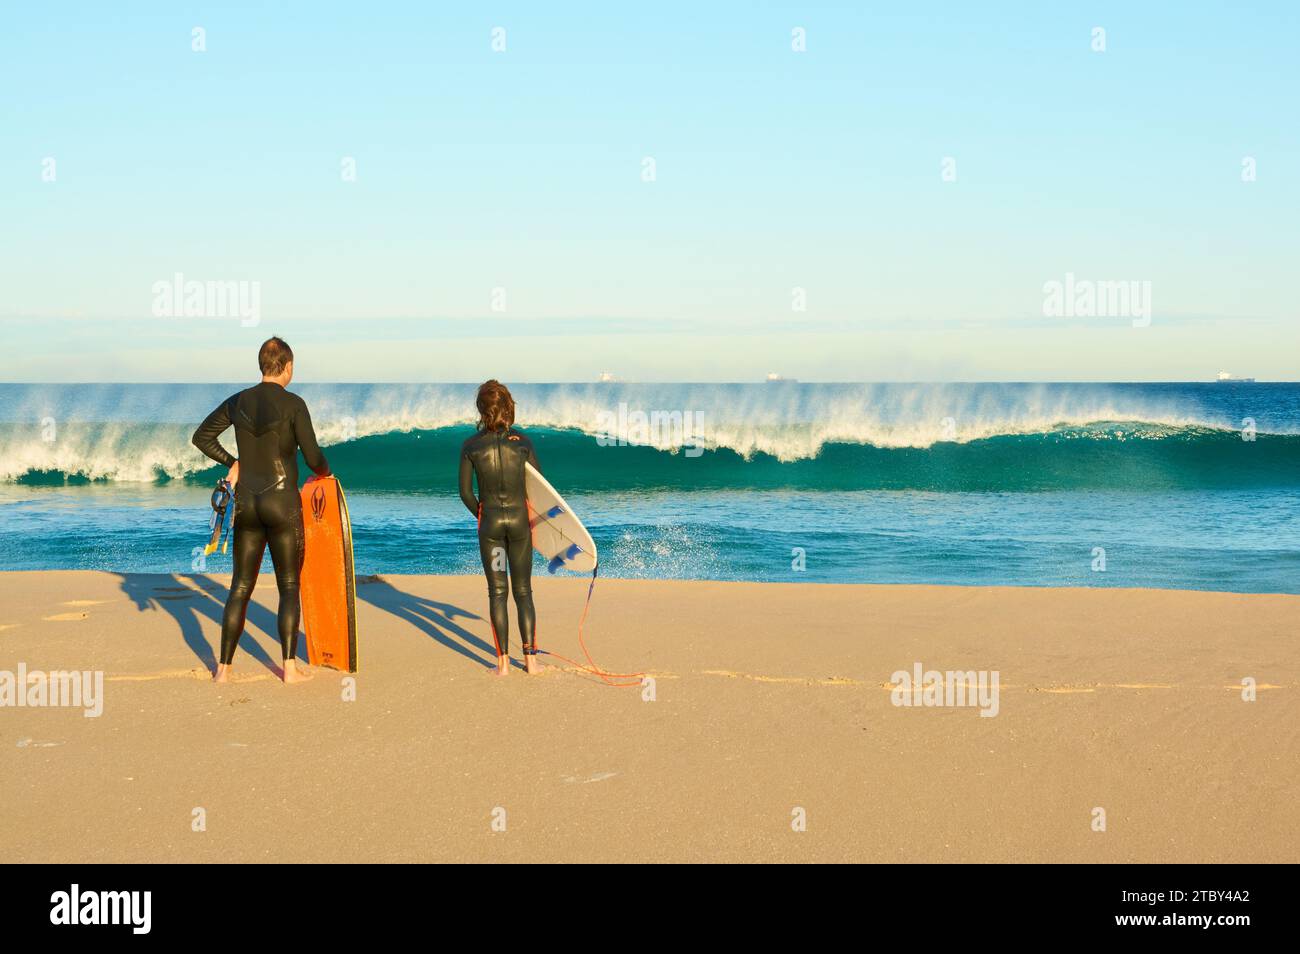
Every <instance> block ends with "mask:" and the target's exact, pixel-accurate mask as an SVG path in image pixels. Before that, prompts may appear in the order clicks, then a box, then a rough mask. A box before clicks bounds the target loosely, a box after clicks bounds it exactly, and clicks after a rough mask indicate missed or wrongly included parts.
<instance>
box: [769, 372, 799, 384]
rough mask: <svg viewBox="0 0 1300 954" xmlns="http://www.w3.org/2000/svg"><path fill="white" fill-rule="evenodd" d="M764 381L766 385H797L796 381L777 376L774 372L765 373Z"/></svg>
mask: <svg viewBox="0 0 1300 954" xmlns="http://www.w3.org/2000/svg"><path fill="white" fill-rule="evenodd" d="M766 380H767V383H768V384H798V383H799V382H798V381H797V380H796V379H794V378H786V377H782V376H781V375H780V374H778V373H777V372H775V371H769V372H767V379H766Z"/></svg>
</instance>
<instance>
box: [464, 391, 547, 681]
mask: <svg viewBox="0 0 1300 954" xmlns="http://www.w3.org/2000/svg"><path fill="white" fill-rule="evenodd" d="M476 403H477V406H478V412H479V425H478V432H477V433H476V434H475V435H474V436H473V437H471V438H470V439H469V440H467V441H465V443H464V444H463V445H461V449H460V499H461V500H462V501H463V502H464V504H465V506H466V507H468V508H469V512H470V513H472V514H474V516H475V517H476V518H477V519H478V546H479V555H480V557H482V559H483V572H484V574H486V576H487V583H488V608H489V611H490V612H489V617H490V620H491V626H492V638H493V640H495V642H496V650H497V675H499V676H504V675H506V673H508V672H509V671H510V649H509V641H510V619H509V615H508V610H507V608H506V602H507V599H508V595H509V592H510V591H513V592H514V596H515V610H516V613H517V615H518V617H519V636H520V639H521V640H522V641H523V644H524V668H525V669H526V670H527V671H528V672H529V673H530V674H532V673H537V672H539V671H540V670H541V667H540V666H539V665H538V663H537V617H536V613H535V611H534V609H533V582H532V580H533V540H532V528H531V526H530V524H529V515H528V490H527V488H526V487H525V486H524V464H525V463H528V464H532V465H533V467H534V469H536V470H538V471H539V472H540V471H541V468H540V467H539V466H538V464H537V454H536V453H535V452H534V451H533V442H532V441H530V440H529V439H528V438H527V437H526V436H525V435H523V434H522V433H520V432H519V431H517V430H515V428H514V423H515V400H514V398H513V397H511V396H510V391H509V390H508V389H507V388H506V386H505V385H504V384H502V383H501V382H499V381H497V380H495V379H494V380H491V381H486V382H484V384H483V385H482V386H481V387H480V388H479V389H478V398H477V402H476ZM474 477H477V478H478V496H477V497H475V496H474V485H473V478H474ZM507 567H509V570H510V575H509V579H508V583H507V576H506V568H507Z"/></svg>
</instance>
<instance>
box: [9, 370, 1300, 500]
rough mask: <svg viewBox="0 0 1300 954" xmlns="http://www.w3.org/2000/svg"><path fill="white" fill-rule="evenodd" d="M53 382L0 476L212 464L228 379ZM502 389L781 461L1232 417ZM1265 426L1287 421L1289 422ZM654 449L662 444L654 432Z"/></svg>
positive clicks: (425, 421)
mask: <svg viewBox="0 0 1300 954" xmlns="http://www.w3.org/2000/svg"><path fill="white" fill-rule="evenodd" d="M58 387H59V386H49V387H48V388H47V389H46V390H44V391H42V390H40V389H38V388H37V386H31V387H30V390H29V393H28V394H27V395H26V398H25V400H23V401H20V402H19V403H20V404H21V405H22V406H19V407H17V408H15V407H10V408H8V410H7V413H6V415H5V417H6V419H7V420H8V421H9V423H4V424H0V480H4V481H13V480H15V479H17V478H19V477H21V476H22V475H24V474H29V473H33V472H38V471H59V472H62V473H64V474H71V475H78V476H80V477H84V478H89V479H107V480H112V481H125V482H139V481H146V482H147V481H153V480H156V479H158V478H159V477H161V476H167V477H173V478H175V477H183V476H185V475H187V474H191V473H194V472H197V471H200V470H205V469H207V468H209V467H211V466H212V464H211V462H210V461H208V460H207V459H206V458H204V457H203V456H202V455H201V454H200V453H199V452H198V451H197V450H196V449H195V448H194V447H193V446H192V445H191V444H190V434H191V432H192V430H193V428H194V426H195V425H196V424H197V423H198V421H199V420H201V419H202V417H203V416H204V415H205V414H206V412H207V410H209V409H210V408H211V407H212V406H213V405H214V404H215V403H217V401H218V400H220V398H221V397H222V396H224V395H225V394H228V393H229V391H228V390H223V389H222V388H221V387H219V386H204V387H202V388H196V389H191V391H189V392H186V393H184V394H178V395H177V396H176V397H175V398H172V397H171V396H170V392H168V391H162V392H159V393H158V394H157V395H154V394H153V393H152V392H150V391H147V390H143V388H144V387H145V386H140V387H141V389H142V390H140V391H136V392H133V391H131V390H130V389H129V388H128V389H125V390H124V389H123V388H121V387H116V388H112V389H108V388H105V389H103V390H102V392H96V391H94V390H93V389H87V388H84V387H83V388H80V389H79V390H77V391H76V393H75V400H74V399H73V397H71V396H69V394H63V393H61V392H59V390H58ZM195 392H197V393H195ZM302 393H303V395H304V397H305V398H306V399H307V401H308V403H309V406H310V407H311V412H312V417H313V420H314V422H315V426H316V430H317V434H318V436H319V438H320V440H321V442H322V443H323V444H325V445H327V446H329V445H336V444H339V443H342V442H345V441H350V440H356V439H360V438H365V437H370V436H374V435H380V434H387V433H402V432H411V431H436V430H438V429H440V428H446V427H452V426H456V425H470V424H472V422H473V419H474V418H473V395H474V388H473V387H472V386H469V385H371V386H338V385H324V386H315V387H312V386H307V387H304V388H303V389H302ZM515 395H516V399H517V402H518V422H519V424H520V426H522V427H524V428H529V427H532V428H538V427H546V428H557V429H567V430H572V431H577V432H581V433H585V434H588V435H595V434H597V433H599V430H600V420H601V414H602V412H609V411H610V410H612V409H614V408H617V407H618V405H619V403H620V402H625V403H626V404H627V405H628V407H630V408H634V409H641V410H644V411H646V412H651V411H656V410H657V411H666V412H674V411H680V412H684V411H691V412H693V413H695V414H697V415H698V416H699V420H700V421H701V422H702V423H701V425H700V427H699V428H698V431H699V435H700V438H701V440H700V444H701V445H702V446H704V447H706V448H727V449H730V450H732V451H735V452H736V453H738V454H740V455H741V456H743V457H745V458H751V457H753V456H754V455H756V454H760V453H761V454H768V455H771V456H773V457H775V458H777V459H779V460H781V461H786V462H789V461H797V460H804V459H808V458H812V457H816V456H817V455H818V453H819V452H821V450H822V449H823V448H824V447H826V446H827V445H828V444H834V443H844V444H862V445H873V446H876V447H881V448H925V447H930V446H932V445H934V444H935V443H937V442H942V441H951V442H956V443H966V442H970V441H976V440H981V439H985V438H990V437H996V436H1000V435H1011V434H1036V433H1048V432H1052V431H1059V430H1062V429H1069V428H1087V427H1088V426H1089V425H1096V424H1099V423H1102V422H1114V426H1113V427H1110V428H1108V429H1106V430H1105V431H1104V432H1100V431H1099V432H1096V433H1094V434H1092V435H1090V436H1095V437H1109V438H1120V439H1128V438H1134V437H1138V438H1161V437H1165V436H1168V435H1169V434H1170V433H1171V432H1173V431H1174V430H1175V429H1179V428H1189V427H1199V428H1214V429H1221V430H1233V429H1235V428H1237V427H1238V426H1239V425H1240V422H1238V421H1234V420H1230V419H1229V418H1228V417H1227V415H1226V413H1220V412H1215V411H1210V410H1207V409H1206V408H1205V407H1203V406H1197V405H1196V404H1194V403H1192V402H1189V401H1188V400H1187V399H1186V398H1185V396H1181V397H1180V395H1178V394H1173V395H1162V394H1160V393H1152V392H1146V391H1142V390H1140V389H1139V390H1134V389H1128V390H1126V391H1117V390H1116V389H1113V388H1110V387H1108V386H1104V385H1074V386H1071V385H812V386H802V387H797V386H786V385H775V386H761V385H760V386H736V385H691V384H683V385H534V386H528V385H520V386H518V387H516V388H515ZM191 405H192V406H191ZM46 418H49V419H52V420H53V421H54V422H55V425H56V432H55V436H54V439H53V440H50V439H48V437H49V435H48V434H47V433H46V432H45V429H44V428H43V427H42V425H41V423H40V422H41V421H42V420H44V419H46ZM1260 430H1261V432H1264V431H1265V430H1266V428H1264V427H1261V428H1260ZM1277 430H1279V431H1280V432H1283V433H1296V431H1297V429H1296V428H1295V427H1293V426H1285V427H1282V428H1279V429H1277ZM1080 436H1083V435H1080ZM224 440H225V441H226V444H227V446H228V447H230V448H231V449H232V450H233V448H234V438H233V434H231V433H230V432H227V434H226V435H225V438H224ZM660 449H663V450H667V451H671V450H674V448H673V447H671V446H669V445H668V444H666V443H665V444H664V445H663V446H662V447H661V448H660Z"/></svg>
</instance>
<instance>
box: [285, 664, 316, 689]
mask: <svg viewBox="0 0 1300 954" xmlns="http://www.w3.org/2000/svg"><path fill="white" fill-rule="evenodd" d="M310 678H311V670H310V669H308V668H307V667H306V666H304V665H303V664H302V663H300V662H298V660H296V659H286V660H285V661H284V684H285V685H286V686H287V685H289V684H290V683H294V682H306V681H307V680H308V679H310Z"/></svg>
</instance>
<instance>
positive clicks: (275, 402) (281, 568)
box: [194, 381, 330, 665]
mask: <svg viewBox="0 0 1300 954" xmlns="http://www.w3.org/2000/svg"><path fill="white" fill-rule="evenodd" d="M231 425H234V428H235V441H236V443H237V444H238V447H239V483H238V484H237V485H236V487H235V518H234V525H235V553H234V574H233V576H232V577H231V580H230V597H229V598H228V599H227V600H226V612H225V615H224V616H223V617H222V620H221V662H222V664H223V665H229V664H230V661H231V660H232V659H233V658H234V656H235V647H236V646H238V645H239V637H240V636H241V635H242V634H243V632H244V616H245V614H246V613H247V612H248V600H249V597H251V596H252V595H253V587H254V586H255V585H256V583H257V574H258V572H259V571H260V570H261V568H262V554H263V552H264V551H265V550H266V547H267V544H270V546H271V565H272V566H274V567H275V584H276V587H277V588H278V589H279V590H280V612H279V614H278V616H277V619H276V623H277V628H278V629H279V632H280V652H281V653H282V655H283V656H284V658H285V659H292V658H293V657H294V656H295V655H296V654H297V652H298V616H299V612H300V611H299V602H298V575H299V573H300V572H301V570H302V557H303V532H302V502H301V500H300V499H299V497H298V449H299V448H302V456H303V458H304V459H305V460H306V461H307V465H308V466H309V467H311V469H312V470H314V471H315V472H316V473H317V474H319V475H321V476H322V477H323V476H325V475H327V474H328V473H329V472H330V469H329V464H327V463H326V462H325V455H324V454H322V453H321V449H320V445H319V444H317V443H316V432H315V431H314V430H312V426H311V415H310V414H308V413H307V405H306V404H304V403H303V400H302V398H300V397H298V395H296V394H290V393H289V392H288V391H286V390H285V389H284V388H282V387H281V386H280V385H278V384H272V383H271V382H269V381H263V382H262V383H261V384H258V385H256V386H254V387H251V388H249V389H248V390H247V391H240V392H239V393H238V394H236V395H234V396H233V397H231V398H229V399H228V400H225V401H223V402H222V403H221V404H220V405H219V406H218V407H217V409H216V410H215V411H213V412H212V413H211V414H209V415H208V418H207V420H205V421H204V422H203V423H202V424H200V425H199V429H198V430H197V431H195V432H194V446H195V447H197V448H198V449H199V450H201V451H203V453H205V454H207V455H208V456H209V457H211V458H212V459H213V460H215V461H216V462H217V463H219V464H224V465H225V466H227V467H230V466H232V465H233V464H234V463H235V458H234V457H233V456H231V454H230V452H229V451H227V450H226V449H225V448H224V447H222V446H221V442H220V441H219V440H218V438H219V437H220V436H221V433H222V432H223V431H224V430H225V429H226V428H228V427H230V426H231Z"/></svg>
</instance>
